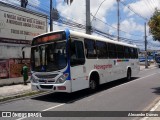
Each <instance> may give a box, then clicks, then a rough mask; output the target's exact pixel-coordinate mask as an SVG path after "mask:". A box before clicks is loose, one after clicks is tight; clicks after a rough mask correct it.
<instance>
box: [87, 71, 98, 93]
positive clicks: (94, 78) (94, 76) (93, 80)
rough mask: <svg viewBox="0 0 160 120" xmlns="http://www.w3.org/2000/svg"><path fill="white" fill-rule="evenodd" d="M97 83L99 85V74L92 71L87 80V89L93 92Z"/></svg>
mask: <svg viewBox="0 0 160 120" xmlns="http://www.w3.org/2000/svg"><path fill="white" fill-rule="evenodd" d="M98 85H99V75H98V73H97V72H93V73H92V74H91V77H90V81H89V89H90V91H91V92H94V91H96V90H97V88H98Z"/></svg>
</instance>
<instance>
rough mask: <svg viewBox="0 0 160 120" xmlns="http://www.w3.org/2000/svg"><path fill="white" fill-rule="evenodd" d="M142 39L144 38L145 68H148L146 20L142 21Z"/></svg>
mask: <svg viewBox="0 0 160 120" xmlns="http://www.w3.org/2000/svg"><path fill="white" fill-rule="evenodd" d="M144 33H145V36H144V39H145V42H144V43H145V68H148V57H147V34H146V22H145V23H144Z"/></svg>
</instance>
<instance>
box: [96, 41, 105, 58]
mask: <svg viewBox="0 0 160 120" xmlns="http://www.w3.org/2000/svg"><path fill="white" fill-rule="evenodd" d="M96 48H97V55H98V58H99V59H104V58H108V51H107V44H106V43H105V42H102V41H96Z"/></svg>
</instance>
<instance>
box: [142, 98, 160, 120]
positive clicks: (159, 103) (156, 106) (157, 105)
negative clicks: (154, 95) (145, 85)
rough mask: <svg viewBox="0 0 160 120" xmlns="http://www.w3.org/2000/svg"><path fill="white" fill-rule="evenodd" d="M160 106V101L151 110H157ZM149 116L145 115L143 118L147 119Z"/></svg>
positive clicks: (143, 119)
mask: <svg viewBox="0 0 160 120" xmlns="http://www.w3.org/2000/svg"><path fill="white" fill-rule="evenodd" d="M159 106H160V101H159V102H158V103H157V104H156V105H155V106H154V107H153V108H152V109H151V110H150V112H151V111H155V110H156V109H157V108H158V107H159ZM148 118H149V117H144V118H142V119H141V120H147V119H148Z"/></svg>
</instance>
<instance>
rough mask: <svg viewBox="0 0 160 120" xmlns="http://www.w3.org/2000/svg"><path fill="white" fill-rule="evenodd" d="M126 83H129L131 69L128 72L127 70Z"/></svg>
mask: <svg viewBox="0 0 160 120" xmlns="http://www.w3.org/2000/svg"><path fill="white" fill-rule="evenodd" d="M126 79H127V81H130V80H131V69H130V68H129V69H128V70H127V78H126Z"/></svg>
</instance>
